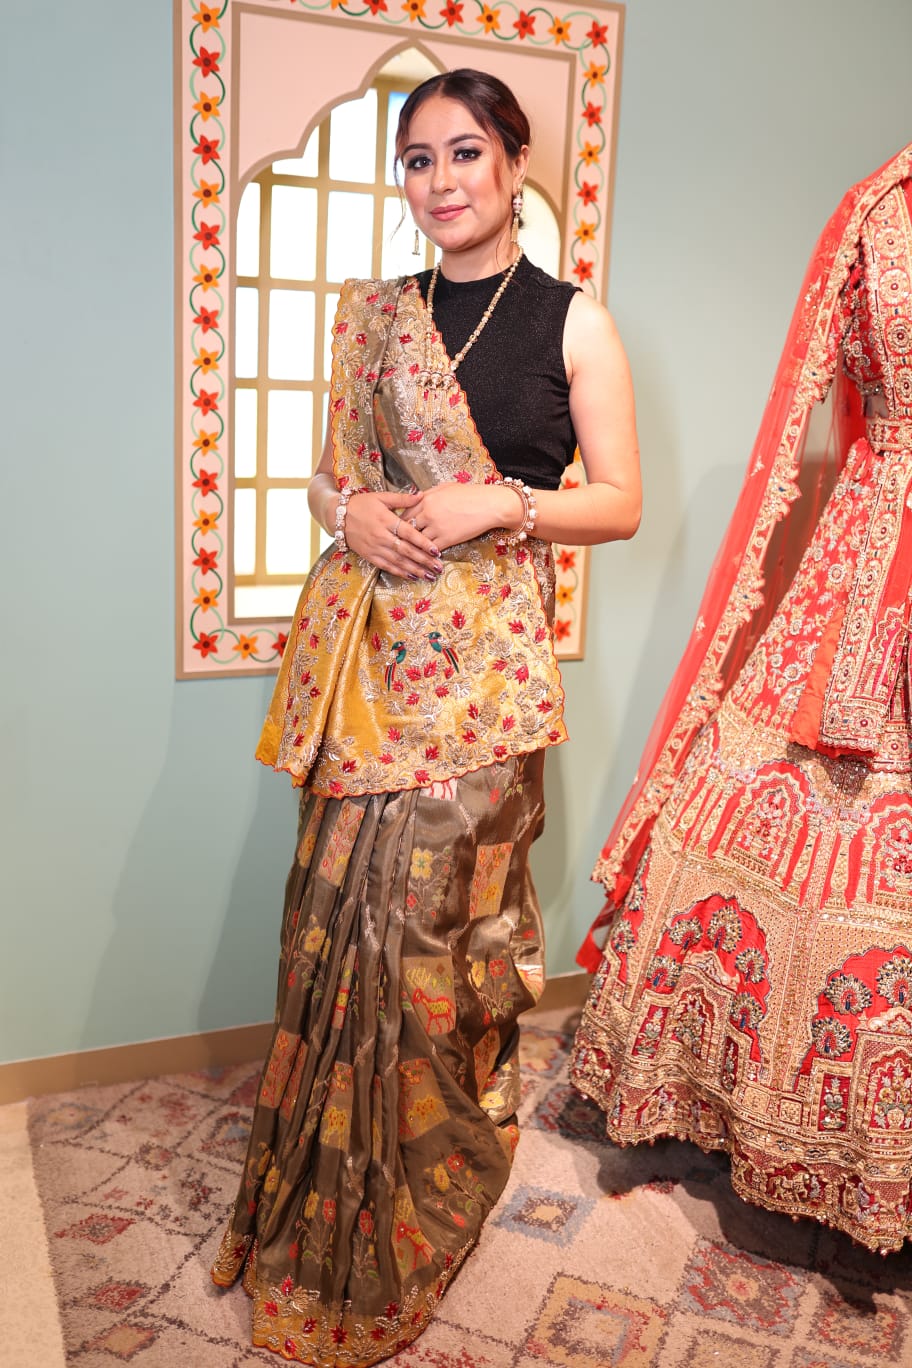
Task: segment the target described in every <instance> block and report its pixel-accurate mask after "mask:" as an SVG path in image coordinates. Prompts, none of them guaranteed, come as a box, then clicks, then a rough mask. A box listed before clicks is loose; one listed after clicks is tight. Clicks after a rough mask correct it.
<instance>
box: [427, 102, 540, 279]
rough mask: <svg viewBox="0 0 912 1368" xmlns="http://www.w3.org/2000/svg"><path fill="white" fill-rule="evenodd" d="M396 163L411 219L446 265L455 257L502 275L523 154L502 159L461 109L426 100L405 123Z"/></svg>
mask: <svg viewBox="0 0 912 1368" xmlns="http://www.w3.org/2000/svg"><path fill="white" fill-rule="evenodd" d="M402 165H403V171H404V188H405V197H406V199H407V200H408V203H409V208H410V209H411V211H412V216H413V217H414V220H415V222H416V224H417V225H418V227H419V228H420V229H421V231H422V232H423V233H424V234H425V236H426V237H429V238H430V239H431V241H432V242H433V243H434V244H435V245H436V246H437V247H439V248H440V249H441V250H442V252H443V253H444V256H445V258H446V260H447V261H449V262H451V263H452V262H453V260H454V259H455V258H456V257H462V258H463V261H464V263H465V264H467V265H468V264H469V263H472V264H473V265H474V266H475V267H477V269H476V270H475V271H474V272H473V273H474V274H485V273H488V274H493V273H494V272H495V271H498V270H503V268H504V267H505V266H506V265H507V264H508V263H509V254H508V251H507V246H508V241H509V232H510V223H511V220H512V216H513V210H512V203H511V201H512V198H513V195H514V194H515V192H516V190H517V189H518V188H519V186H520V185H521V184H522V180H523V177H524V175H525V172H526V166H527V165H528V149H527V148H523V150H522V152H521V153H520V155H519V156H518V157H517V158H516V161H515V162H512V163H511V162H509V161H507V159H506V157H505V155H504V151H503V147H502V146H501V144H500V143H499V142H498V141H497V139H496V138H493V137H492V136H491V135H490V134H489V133H486V132H485V130H484V129H483V128H482V127H481V126H480V124H478V123H476V121H475V119H474V118H473V116H472V114H471V113H470V112H469V110H468V109H466V107H465V105H463V104H460V102H459V101H458V100H451V99H448V98H447V97H446V96H442V95H432V96H431V97H430V99H428V100H425V102H424V104H423V105H421V106H419V108H418V110H417V112H416V113H415V115H414V116H413V118H412V121H411V124H410V126H409V131H408V138H407V140H406V145H405V147H404V149H403V151H402ZM488 267H489V268H490V269H489V270H488Z"/></svg>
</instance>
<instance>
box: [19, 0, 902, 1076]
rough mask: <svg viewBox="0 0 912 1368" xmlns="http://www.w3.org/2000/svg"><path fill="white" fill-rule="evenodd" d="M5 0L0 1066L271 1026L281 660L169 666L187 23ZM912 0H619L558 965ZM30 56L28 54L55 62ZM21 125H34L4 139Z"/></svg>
mask: <svg viewBox="0 0 912 1368" xmlns="http://www.w3.org/2000/svg"><path fill="white" fill-rule="evenodd" d="M12 9H13V7H12V6H7V7H6V10H7V12H6V13H4V17H3V34H2V41H0V48H2V49H3V52H2V58H0V60H2V62H3V64H4V67H5V69H4V70H3V71H2V79H0V100H2V109H0V139H2V143H0V195H2V198H3V202H4V208H3V212H2V215H0V234H2V239H0V270H2V273H3V284H2V296H0V298H2V302H3V329H2V343H0V346H2V352H3V354H2V357H0V362H2V364H0V383H2V385H3V388H4V391H5V393H4V399H3V408H2V416H0V433H2V440H3V447H4V453H3V485H2V488H3V532H2V537H0V548H2V549H0V557H2V567H0V568H2V577H0V583H2V593H3V619H2V623H3V636H2V639H3V643H4V653H3V670H2V676H0V727H2V751H0V756H2V759H0V775H2V781H0V784H2V808H0V842H2V849H0V1061H3V1060H12V1059H17V1058H30V1057H35V1056H40V1055H44V1054H52V1053H58V1052H65V1051H70V1050H77V1049H85V1048H91V1047H96V1046H103V1045H108V1044H114V1043H121V1042H128V1041H134V1040H142V1039H148V1038H152V1037H157V1036H167V1035H180V1034H184V1033H186V1032H193V1031H197V1030H207V1029H214V1028H217V1027H221V1026H229V1025H236V1024H240V1023H243V1022H249V1021H257V1020H263V1019H265V1018H266V1017H268V1016H269V1015H270V1014H271V1010H272V997H273V990H274V978H275V958H276V943H277V927H278V918H279V913H280V905H281V897H282V885H283V882H284V877H285V870H286V867H287V864H288V860H289V857H290V853H291V842H292V833H293V827H294V803H293V800H292V797H291V795H290V792H289V790H288V788H287V786H286V784H285V783H284V781H282V780H280V779H279V778H277V777H275V776H273V775H270V774H268V773H267V772H266V771H264V770H262V769H261V768H260V767H259V766H257V765H256V764H255V763H254V762H253V760H252V758H251V752H252V748H253V744H254V741H255V737H256V735H257V731H258V727H259V723H260V720H261V717H262V714H263V712H264V710H265V707H266V703H267V699H268V692H269V683H268V681H265V680H261V679H256V680H219V681H214V682H209V683H206V682H200V683H176V682H175V681H174V678H173V668H174V661H173V653H174V648H173V635H174V633H173V618H172V603H173V492H172V431H173V424H172V338H173V327H172V309H171V297H172V286H171V282H172V226H171V225H172V167H171V149H172V126H171V71H172V65H171V61H172V51H171V20H170V6H169V5H168V4H167V3H166V2H165V0H155V3H154V4H151V3H149V4H144V5H123V4H115V3H114V0H88V2H87V3H85V4H82V5H78V6H76V5H71V6H59V7H57V8H55V10H54V12H53V16H51V17H50V18H49V17H48V15H47V14H46V12H45V10H44V8H43V7H41V6H38V5H35V6H32V5H28V6H26V5H19V6H16V7H15V13H11V11H12ZM910 53H912V6H909V4H908V0H868V3H867V4H866V5H865V6H864V8H863V9H862V7H861V6H859V5H858V4H857V3H856V0H802V3H801V4H795V3H794V0H770V2H769V3H767V4H766V5H764V6H750V7H748V6H743V5H732V4H723V3H712V2H711V0H694V2H693V3H690V4H687V3H682V0H631V3H630V4H629V5H628V11H627V38H626V49H625V53H624V74H623V98H622V105H621V120H620V145H619V161H618V177H617V191H616V200H615V214H614V235H613V268H612V285H611V300H610V303H611V307H612V309H613V311H614V313H615V315H616V317H617V320H618V323H619V325H620V327H621V331H622V334H623V336H624V338H625V339H626V342H627V346H628V349H629V352H630V357H631V361H632V364H633V369H634V375H635V380H636V387H637V395H638V402H639V410H640V433H641V439H642V448H643V457H644V464H645V472H646V475H645V478H646V500H647V512H646V517H645V520H644V524H643V528H642V530H641V532H640V534H639V536H638V537H637V539H636V540H635V541H634V542H632V543H630V544H627V545H623V546H616V547H611V548H600V549H599V550H597V551H596V552H595V553H594V556H593V565H592V569H593V576H592V589H591V595H590V619H589V643H588V653H587V659H586V661H585V662H584V663H582V664H576V663H573V664H569V665H567V666H566V667H565V671H564V674H565V683H566V686H567V693H568V702H569V720H570V726H571V733H572V738H573V739H572V741H571V743H570V745H569V746H564V747H562V748H560V749H559V750H558V751H556V752H554V753H553V754H552V757H551V759H550V761H549V764H550V775H549V780H548V788H549V827H548V831H547V832H546V835H545V837H544V838H543V840H542V842H541V843H540V845H539V848H538V850H537V854H536V872H537V880H538V885H539V890H540V894H541V897H542V902H543V904H544V907H545V912H546V918H547V922H548V930H549V936H550V951H549V964H550V968H551V969H552V971H555V972H557V971H562V970H566V969H569V968H571V967H572V958H573V953H574V951H575V949H576V946H577V943H578V941H579V939H580V937H581V935H582V933H583V932H584V930H585V928H586V926H587V925H588V923H589V921H590V920H591V918H592V917H593V916H594V915H595V913H596V912H597V911H598V909H599V897H598V891H597V889H596V888H595V887H593V886H592V885H591V884H590V883H589V882H588V873H589V869H590V867H591V865H592V862H593V860H594V858H595V856H596V854H597V852H598V848H599V845H600V843H601V841H602V840H603V839H604V836H605V834H606V832H607V829H608V827H609V825H610V823H611V821H612V819H613V816H614V813H615V811H616V810H617V807H618V805H619V803H620V801H621V798H622V796H623V793H624V791H625V788H626V786H627V784H628V782H629V780H630V778H631V776H632V774H633V772H634V770H635V768H636V763H637V758H638V754H639V750H640V747H641V745H642V742H643V739H644V736H645V733H646V730H647V728H648V726H649V723H650V720H651V718H652V715H653V714H654V712H655V709H656V706H657V704H658V701H659V699H660V696H661V693H662V689H663V686H664V683H665V682H666V680H667V677H668V675H669V673H670V671H671V669H672V668H673V665H674V663H675V660H676V657H677V655H678V652H679V650H680V648H681V645H682V643H683V641H684V640H685V638H686V636H687V633H688V631H689V627H690V623H691V620H692V617H693V614H694V610H695V605H696V602H697V599H698V597H699V593H700V589H701V586H702V580H703V577H704V575H705V572H706V569H707V567H708V564H709V561H710V559H711V557H712V554H713V551H714V549H715V546H716V544H717V542H718V539H719V536H720V534H721V530H722V526H723V523H724V520H725V517H726V515H727V513H728V510H729V509H730V507H731V505H732V502H733V499H734V495H735V491H736V489H737V485H738V482H739V479H740V474H741V470H742V468H743V466H744V463H745V460H746V456H747V452H748V450H749V447H750V443H751V439H752V435H753V430H754V428H755V426H756V423H757V421H758V418H759V415H760V411H761V408H762V404H763V400H764V396H765V393H766V389H767V387H768V384H769V381H770V379H771V377H772V374H773V370H774V367H775V364H776V359H777V355H778V349H779V347H780V345H781V342H782V338H783V336H784V332H785V326H786V323H787V321H788V318H789V315H790V312H791V309H792V305H793V300H794V295H795V292H796V290H797V286H798V284H799V281H800V277H801V274H802V270H803V267H804V264H805V260H806V258H807V256H808V253H809V251H810V248H811V246H812V243H813V239H814V237H815V235H816V233H817V231H818V229H819V228H820V226H821V225H822V223H823V221H824V219H825V217H826V216H827V214H828V213H829V211H830V209H831V208H832V207H833V206H834V205H835V203H836V201H837V199H838V198H839V195H840V194H841V192H842V190H843V189H844V188H845V187H846V186H847V185H848V184H849V183H851V182H852V181H854V180H856V179H858V178H859V177H861V176H863V175H865V174H866V173H867V172H869V171H870V170H872V169H873V168H874V167H875V166H876V165H878V164H879V163H880V162H881V161H883V160H885V159H886V157H887V156H888V155H890V154H891V153H892V152H893V151H895V150H896V149H898V148H899V147H900V146H901V145H902V144H903V143H904V142H905V141H907V140H909V139H910V138H912V95H910V90H912V82H910V80H909V71H908V67H909V56H910ZM38 55H40V64H39V63H37V56H38ZM14 134H15V141H14Z"/></svg>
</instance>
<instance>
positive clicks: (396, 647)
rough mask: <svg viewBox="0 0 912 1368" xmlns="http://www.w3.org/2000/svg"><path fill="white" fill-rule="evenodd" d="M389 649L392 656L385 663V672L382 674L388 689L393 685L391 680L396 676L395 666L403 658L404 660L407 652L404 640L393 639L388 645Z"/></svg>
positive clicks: (399, 663)
mask: <svg viewBox="0 0 912 1368" xmlns="http://www.w3.org/2000/svg"><path fill="white" fill-rule="evenodd" d="M390 651H391V653H392V657H393V658H392V660H391V661H390V663H389V664H388V665H387V667H386V673H385V675H384V679H385V680H386V687H387V688H388V689H391V688H392V687H393V680H394V679H395V678H396V666H397V665H401V664H402V662H403V660H405V657H406V654H407V650H406V645H405V642H404V641H394V642H393V644H392V646H391V647H390Z"/></svg>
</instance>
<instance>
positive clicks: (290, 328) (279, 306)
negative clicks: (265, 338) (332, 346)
mask: <svg viewBox="0 0 912 1368" xmlns="http://www.w3.org/2000/svg"><path fill="white" fill-rule="evenodd" d="M313 373H314V297H313V294H312V293H311V291H310V290H270V292H269V378H270V379H271V380H312V379H313Z"/></svg>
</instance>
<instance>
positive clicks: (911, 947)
mask: <svg viewBox="0 0 912 1368" xmlns="http://www.w3.org/2000/svg"><path fill="white" fill-rule="evenodd" d="M910 173H912V148H906V150H905V151H904V152H902V153H900V154H899V156H897V157H895V158H893V160H892V161H890V162H888V163H887V165H886V166H885V167H883V168H882V169H881V170H880V171H879V172H877V173H876V174H875V175H874V176H872V177H871V178H870V179H869V180H867V181H864V182H862V183H861V184H860V185H857V186H856V187H855V188H854V189H853V190H851V191H850V192H849V193H848V194H847V195H846V196H845V198H844V200H843V202H842V204H841V205H840V208H839V209H838V211H837V213H836V214H835V215H834V216H833V218H832V219H831V221H830V223H829V224H828V225H827V228H826V230H825V231H824V234H823V236H822V238H821V240H820V243H819V244H818V247H817V250H816V252H815V254H814V257H813V259H812V261H811V266H810V269H809V272H808V275H807V277H806V279H805V282H804V286H803V288H802V291H801V295H800V296H799V303H798V307H797V310H796V313H795V317H794V319H793V322H792V327H791V330H790V332H789V336H788V339H787V342H786V347H785V351H784V353H783V357H782V362H781V364H780V367H779V371H778V374H777V377H776V381H775V384H774V386H773V391H772V394H771V398H770V402H769V407H768V409H767V412H766V416H765V418H764V422H763V425H762V427H761V430H760V435H759V438H758V441H757V445H756V447H755V450H754V454H753V457H752V459H751V463H750V466H749V473H748V476H747V479H746V481H745V485H744V489H743V492H742V495H741V498H740V500H739V503H738V506H737V509H736V511H735V516H734V519H733V522H732V525H731V527H730V528H729V531H728V533H727V536H726V539H725V542H724V543H723V546H722V549H721V551H720V553H719V556H718V558H717V561H716V565H715V567H714V569H713V572H712V576H711V579H710V583H709V586H708V588H707V591H706V594H705V596H704V600H703V604H702V605H701V609H700V616H699V618H698V620H697V627H696V629H695V632H694V635H693V637H692V640H691V643H690V646H689V648H688V652H687V655H686V656H685V659H684V661H683V662H682V664H681V666H680V668H679V670H678V673H677V675H676V676H675V679H674V680H673V682H672V685H671V688H670V690H669V693H668V696H667V698H666V700H665V703H664V705H663V709H662V713H661V715H660V717H659V720H658V722H657V723H656V726H655V729H654V732H653V735H652V737H651V738H650V741H649V744H648V747H647V752H646V755H645V756H644V759H643V763H642V765H641V769H640V775H639V776H638V780H637V784H636V786H635V788H634V790H633V792H632V794H631V796H630V798H629V799H628V802H627V805H626V807H625V809H624V811H623V812H622V813H621V816H620V818H619V819H618V823H617V825H616V826H615V829H614V831H613V833H612V835H611V837H610V839H609V842H608V844H607V846H606V847H605V851H604V853H603V858H602V861H601V862H600V864H599V866H598V868H597V870H596V875H597V877H599V878H601V879H602V880H603V881H604V883H605V887H606V889H607V892H608V907H607V908H606V910H605V912H604V913H603V915H602V917H601V918H600V919H599V922H597V923H596V926H597V927H602V926H606V925H607V926H608V927H609V930H608V936H607V941H606V942H605V944H604V951H603V953H600V951H599V950H598V948H597V947H596V944H595V941H594V940H593V938H592V937H590V940H589V942H588V943H587V945H586V946H584V948H583V951H582V952H581V957H580V958H581V962H583V963H585V964H586V966H587V967H589V968H592V969H596V970H597V973H596V977H595V980H594V982H593V985H592V991H591V994H590V997H589V1001H588V1004H587V1007H586V1011H585V1013H584V1017H583V1021H582V1024H581V1026H580V1030H579V1034H578V1036H577V1042H576V1049H575V1055H574V1079H575V1082H576V1084H577V1086H578V1087H579V1088H580V1089H582V1091H583V1092H585V1093H587V1094H588V1095H589V1096H590V1097H593V1098H594V1099H595V1100H596V1101H597V1102H598V1103H599V1104H600V1105H601V1106H602V1107H604V1109H605V1111H606V1112H607V1117H608V1133H609V1135H610V1136H611V1137H612V1138H613V1139H614V1140H617V1141H620V1142H621V1143H630V1142H635V1141H640V1140H646V1139H649V1140H651V1139H653V1138H655V1137H656V1136H659V1135H677V1136H680V1137H682V1138H683V1137H686V1138H689V1139H692V1140H695V1141H696V1142H697V1143H698V1144H699V1145H702V1146H703V1147H704V1148H707V1149H708V1148H718V1149H725V1150H727V1151H728V1153H729V1155H730V1157H731V1163H732V1181H733V1183H734V1186H735V1188H736V1190H737V1191H738V1193H739V1194H740V1195H741V1196H742V1197H745V1198H747V1199H749V1200H751V1201H753V1202H757V1203H759V1204H761V1205H763V1206H767V1207H770V1208H772V1209H773V1210H776V1211H783V1212H788V1213H790V1214H791V1215H793V1216H798V1215H806V1216H813V1217H816V1218H817V1219H818V1220H820V1221H824V1222H828V1223H829V1224H831V1225H833V1226H836V1227H839V1228H840V1229H842V1230H845V1231H847V1232H848V1233H849V1234H850V1235H851V1236H853V1237H854V1238H855V1239H856V1240H859V1241H861V1242H862V1243H864V1244H866V1245H869V1246H870V1247H871V1248H876V1249H880V1250H883V1251H886V1250H889V1249H896V1248H898V1247H899V1246H900V1245H901V1244H902V1243H903V1241H904V1239H905V1238H906V1236H907V1235H909V1234H910V1233H912V1189H910V1176H912V1055H910V1048H909V1046H910V1035H912V925H910V906H912V903H910V896H912V713H910V695H909V636H908V634H909V621H910V587H912V220H910V209H912V181H910ZM834 377H836V378H837V386H836V395H835V404H834V410H835V411H834V417H833V421H832V426H831V445H833V444H835V447H836V455H837V457H838V460H837V463H836V464H837V474H836V476H835V480H834V479H833V478H832V477H830V478H829V479H828V478H827V475H826V469H827V466H826V463H825V462H824V463H822V464H820V465H819V466H817V467H816V470H815V466H814V463H813V462H809V461H808V462H806V463H805V466H804V468H803V469H802V464H801V463H802V452H803V449H804V444H805V440H806V437H807V434H808V430H809V419H810V415H811V411H812V409H813V408H814V405H815V404H816V403H817V402H818V401H820V400H821V399H823V397H824V396H825V395H826V394H827V390H828V389H829V387H830V384H831V382H832V381H833V379H834ZM799 479H800V481H801V484H802V486H803V490H802V491H801V497H800V498H799V492H800V491H799ZM828 485H829V487H830V492H829V497H828V498H826V501H825V504H824V506H823V511H822V513H821V514H820V516H819V520H818V519H817V517H816V514H817V511H818V510H819V508H820V506H821V503H823V500H824V496H826V494H827V492H828V490H827V486H828ZM818 496H819V501H818ZM815 521H816V526H814V523H815ZM799 558H800V564H798V566H797V572H795V566H796V562H797V561H798V560H799ZM789 566H791V573H794V578H793V579H792V582H791V584H790V585H789V584H788V574H789V573H790V571H789ZM777 585H778V586H779V589H778V592H777ZM783 585H788V587H787V591H786V592H785V594H784V597H782V598H781V602H779V603H778V606H777V598H779V595H780V594H781V588H782V586H783Z"/></svg>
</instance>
